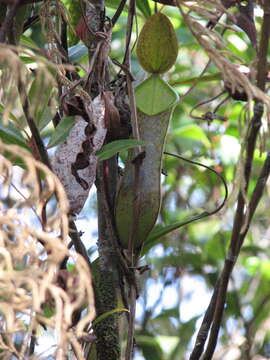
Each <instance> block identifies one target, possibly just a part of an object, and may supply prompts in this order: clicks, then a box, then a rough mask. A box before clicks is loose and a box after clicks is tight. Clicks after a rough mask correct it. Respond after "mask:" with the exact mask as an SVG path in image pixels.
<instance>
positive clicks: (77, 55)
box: [68, 45, 88, 63]
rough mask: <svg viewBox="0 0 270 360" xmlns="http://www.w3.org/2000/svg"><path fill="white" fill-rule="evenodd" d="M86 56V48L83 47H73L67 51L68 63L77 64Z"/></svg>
mask: <svg viewBox="0 0 270 360" xmlns="http://www.w3.org/2000/svg"><path fill="white" fill-rule="evenodd" d="M87 55H88V48H87V47H86V46H85V45H74V46H71V47H70V48H69V49H68V56H69V60H70V62H72V63H74V62H79V61H80V60H81V59H82V58H83V57H84V56H87Z"/></svg>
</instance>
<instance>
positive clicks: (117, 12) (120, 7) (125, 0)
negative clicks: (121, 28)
mask: <svg viewBox="0 0 270 360" xmlns="http://www.w3.org/2000/svg"><path fill="white" fill-rule="evenodd" d="M126 2H127V0H121V2H120V4H119V6H118V8H117V10H116V12H115V13H114V15H113V17H112V26H114V25H115V23H116V22H117V20H118V18H119V16H120V15H121V13H122V11H123V10H124V7H125V5H126Z"/></svg>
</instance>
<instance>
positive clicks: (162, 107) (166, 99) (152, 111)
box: [135, 75, 179, 115]
mask: <svg viewBox="0 0 270 360" xmlns="http://www.w3.org/2000/svg"><path fill="white" fill-rule="evenodd" d="M135 95H136V105H137V108H138V109H139V110H140V111H142V112H143V113H144V114H147V115H157V114H160V113H162V112H164V111H166V110H167V109H169V108H171V107H172V106H174V105H175V104H176V102H177V101H178V99H179V97H178V94H177V92H176V91H175V90H174V89H173V88H172V87H171V86H170V85H169V84H168V83H166V81H164V80H163V79H162V78H161V77H160V76H159V75H151V76H150V77H149V78H148V79H146V80H145V81H143V82H142V83H141V84H140V85H139V86H137V88H136V89H135Z"/></svg>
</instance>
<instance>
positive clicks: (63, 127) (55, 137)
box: [47, 116, 75, 148]
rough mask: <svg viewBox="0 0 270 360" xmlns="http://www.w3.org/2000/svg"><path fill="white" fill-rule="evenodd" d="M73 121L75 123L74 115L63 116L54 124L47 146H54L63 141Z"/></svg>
mask: <svg viewBox="0 0 270 360" xmlns="http://www.w3.org/2000/svg"><path fill="white" fill-rule="evenodd" d="M74 123H75V118H74V116H66V117H64V118H63V119H62V120H61V121H60V123H59V124H58V125H57V126H56V128H55V130H54V132H53V134H52V137H51V139H50V141H49V144H48V146H47V148H51V147H54V146H56V145H59V144H60V143H62V142H64V141H65V140H66V138H67V137H68V134H69V132H70V130H71V129H72V128H73V126H74Z"/></svg>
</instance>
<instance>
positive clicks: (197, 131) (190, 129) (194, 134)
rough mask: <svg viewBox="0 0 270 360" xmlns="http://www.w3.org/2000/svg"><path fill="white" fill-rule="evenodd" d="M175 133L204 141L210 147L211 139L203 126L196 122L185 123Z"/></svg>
mask: <svg viewBox="0 0 270 360" xmlns="http://www.w3.org/2000/svg"><path fill="white" fill-rule="evenodd" d="M174 135H176V136H181V137H184V138H188V139H191V140H196V141H200V142H202V143H203V144H204V145H205V146H206V147H210V145H211V144H210V141H209V139H208V137H207V136H206V134H205V132H204V131H203V129H202V128H200V127H199V126H198V125H196V124H190V125H185V126H182V127H180V128H178V129H177V130H175V131H174Z"/></svg>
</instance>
